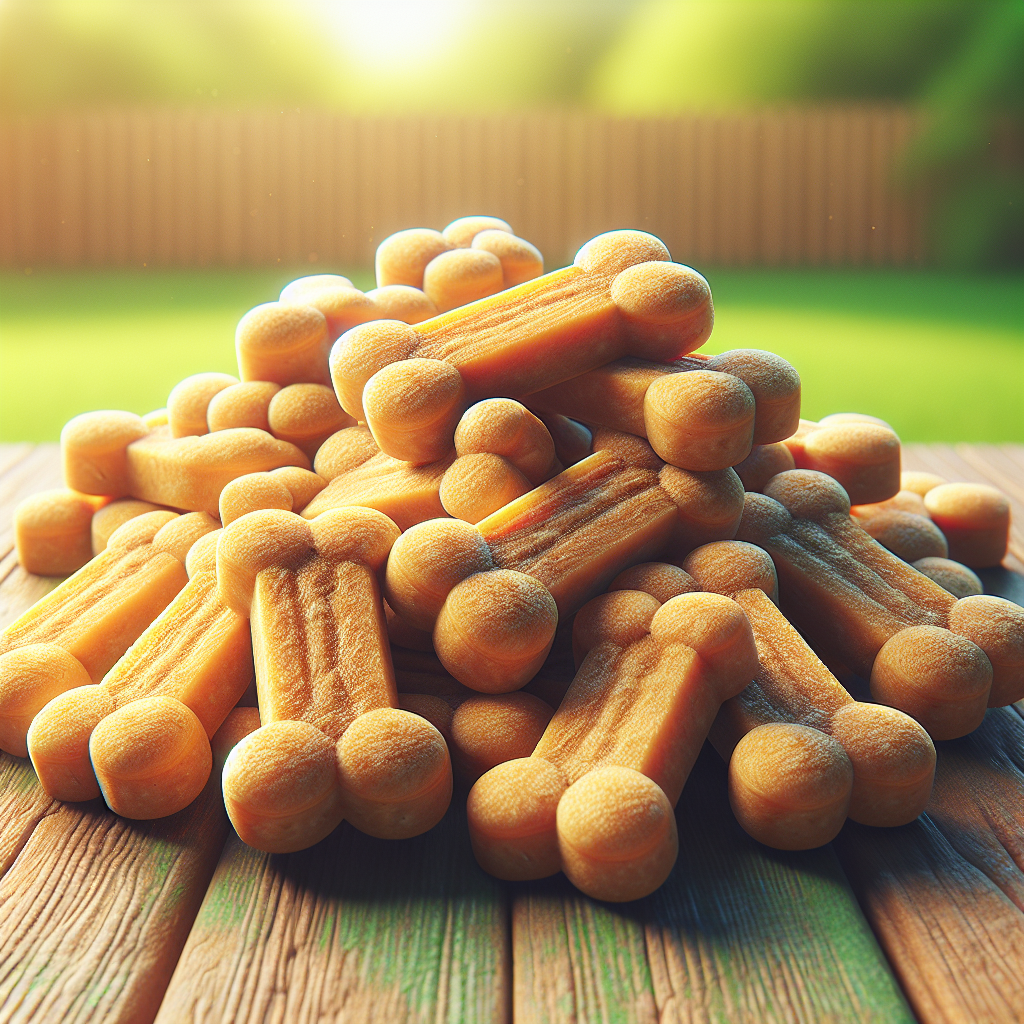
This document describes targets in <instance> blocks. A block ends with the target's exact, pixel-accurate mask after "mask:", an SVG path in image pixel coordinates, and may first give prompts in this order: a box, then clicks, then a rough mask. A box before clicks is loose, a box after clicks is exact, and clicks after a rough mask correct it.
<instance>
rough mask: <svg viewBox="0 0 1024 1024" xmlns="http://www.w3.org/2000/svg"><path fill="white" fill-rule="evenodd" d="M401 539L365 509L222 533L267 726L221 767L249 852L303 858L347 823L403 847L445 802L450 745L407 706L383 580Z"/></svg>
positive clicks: (269, 517)
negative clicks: (390, 638) (297, 853)
mask: <svg viewBox="0 0 1024 1024" xmlns="http://www.w3.org/2000/svg"><path fill="white" fill-rule="evenodd" d="M397 536H398V527H396V526H395V524H394V523H393V522H392V521H391V520H390V519H388V518H387V516H384V515H383V514H381V513H380V512H377V511H375V510H373V509H366V508H345V509H334V510H331V511H328V512H325V513H323V514H322V515H320V516H318V517H317V518H316V519H315V520H313V521H312V522H307V521H306V520H305V519H302V518H301V517H300V516H297V515H294V514H292V513H289V512H282V511H276V510H267V511H262V512H252V513H250V514H249V515H247V516H244V517H243V518H242V519H237V520H235V522H234V523H232V524H231V525H230V526H228V527H226V528H225V530H224V533H223V534H222V536H221V539H220V543H219V544H218V548H217V577H218V586H219V590H220V594H221V597H222V599H223V600H224V601H225V603H226V604H228V605H229V606H230V607H232V608H234V610H235V611H237V612H238V613H239V614H242V615H246V616H250V617H251V626H252V638H253V639H252V642H253V653H254V656H255V662H256V685H257V690H258V693H259V704H260V718H261V720H262V722H263V725H262V727H261V728H260V729H258V730H256V732H254V733H252V734H251V735H250V736H248V737H247V738H246V739H245V740H243V741H242V742H241V743H239V744H238V746H237V747H235V749H234V750H233V751H232V753H231V755H230V756H229V758H228V760H227V763H226V765H225V768H224V801H225V805H226V806H227V809H228V814H229V815H230V817H231V821H232V823H233V824H234V826H235V829H236V830H237V832H238V834H239V836H240V837H241V838H242V839H243V840H244V841H245V842H247V843H249V844H250V845H251V846H255V847H257V848H258V849H261V850H267V851H268V852H279V853H281V852H288V851H291V850H301V849H305V848H306V847H307V846H311V845H312V844H313V843H315V842H317V841H319V840H320V839H322V838H323V837H324V836H326V835H327V834H328V833H329V832H331V831H332V830H333V829H334V828H335V827H336V826H337V825H338V824H339V823H340V822H341V820H342V818H343V817H345V818H347V819H348V820H349V821H351V822H352V824H353V825H355V826H356V827H357V828H359V829H361V830H362V831H364V832H369V833H370V834H371V835H375V836H379V837H382V838H403V837H407V836H413V835H418V834H419V833H420V832H423V831H425V830H426V829H428V828H431V827H432V826H433V825H434V824H436V823H437V821H439V820H440V818H441V817H442V816H443V814H444V812H445V810H446V809H447V807H448V802H449V800H450V797H451V764H450V761H449V758H448V751H447V748H446V747H445V744H444V740H443V738H442V737H441V735H440V734H439V733H438V732H437V730H436V729H434V728H433V726H431V725H430V724H429V723H428V722H426V721H425V720H424V719H422V718H419V717H418V716H416V715H413V714H410V713H408V712H405V711H401V710H399V708H398V702H397V695H396V691H395V680H394V673H393V671H392V667H391V655H390V650H389V647H388V642H387V630H386V626H385V621H384V609H383V604H382V602H381V598H380V590H379V587H378V584H377V578H376V573H377V572H378V571H379V570H380V569H381V568H382V566H383V564H384V560H385V559H386V558H387V555H388V551H389V550H390V548H391V545H392V544H393V543H394V540H395V538H396V537H397Z"/></svg>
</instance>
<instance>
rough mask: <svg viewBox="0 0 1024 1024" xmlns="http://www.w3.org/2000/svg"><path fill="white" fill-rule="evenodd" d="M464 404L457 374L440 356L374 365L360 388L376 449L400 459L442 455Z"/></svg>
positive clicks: (428, 458)
mask: <svg viewBox="0 0 1024 1024" xmlns="http://www.w3.org/2000/svg"><path fill="white" fill-rule="evenodd" d="M465 408H466V388H465V385H464V383H463V381H462V375H461V374H460V373H459V371H458V370H457V369H456V368H455V367H454V366H452V364H451V363H446V362H444V361H443V360H440V359H405V360H403V361H401V362H398V363H392V364H391V365H390V366H385V367H384V368H383V369H381V370H378V371H377V372H376V373H375V374H374V375H373V376H372V377H371V378H370V379H369V380H368V381H367V382H366V387H365V388H364V389H363V409H364V411H365V414H366V425H367V426H368V427H369V428H370V430H371V432H372V433H373V438H374V440H375V441H376V442H377V444H378V445H379V447H380V450H381V451H382V452H384V453H385V454H387V455H390V456H391V457H392V458H395V459H401V460H402V461H403V462H414V463H426V462H436V461H437V460H438V459H443V458H444V457H445V456H446V455H447V454H448V452H449V451H451V449H452V445H453V439H454V436H455V428H456V426H457V425H458V422H459V418H460V417H461V416H462V413H463V410H464V409H465Z"/></svg>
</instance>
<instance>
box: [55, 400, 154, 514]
mask: <svg viewBox="0 0 1024 1024" xmlns="http://www.w3.org/2000/svg"><path fill="white" fill-rule="evenodd" d="M149 432H150V428H149V426H148V425H147V424H146V423H145V421H144V420H143V419H142V417H141V416H136V415H135V413H132V412H118V411H103V412H84V413H82V414H81V415H79V416H75V417H74V418H73V419H70V420H68V422H67V423H65V424H64V429H63V430H61V432H60V452H61V459H62V461H63V465H64V484H65V486H67V487H69V488H71V490H73V491H78V492H79V493H81V494H103V495H106V496H107V497H111V498H123V497H126V496H127V495H128V494H130V492H131V481H130V479H129V473H128V445H130V444H131V443H132V441H137V440H139V438H141V437H145V436H146V435H147V434H148V433H149Z"/></svg>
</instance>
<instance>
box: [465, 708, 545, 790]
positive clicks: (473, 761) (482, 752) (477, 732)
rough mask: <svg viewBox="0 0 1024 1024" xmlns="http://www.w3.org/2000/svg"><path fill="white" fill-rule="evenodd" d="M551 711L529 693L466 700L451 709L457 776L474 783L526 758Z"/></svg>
mask: <svg viewBox="0 0 1024 1024" xmlns="http://www.w3.org/2000/svg"><path fill="white" fill-rule="evenodd" d="M554 713H555V712H554V709H553V708H552V707H551V706H550V705H549V704H546V703H545V702H544V701H542V700H541V699H540V697H535V696H534V695H533V694H532V693H502V694H487V695H486V696H480V697H470V698H469V699H468V700H465V701H463V702H462V703H461V704H460V705H459V706H458V708H457V709H456V710H455V714H454V716H453V718H452V725H451V736H452V740H451V747H452V761H453V764H454V767H455V770H456V772H457V773H458V775H459V777H460V778H461V779H462V780H463V781H464V782H468V783H473V782H475V781H476V780H477V779H478V778H480V776H481V775H483V774H484V772H487V771H490V770H491V769H492V768H494V767H495V766H496V765H499V764H503V763H504V762H506V761H513V760H517V759H519V758H524V757H529V756H530V755H531V754H532V753H533V749H534V747H536V746H537V744H538V743H539V742H540V738H541V736H543V735H544V730H545V729H546V728H547V725H548V722H550V721H551V716H552V715H554Z"/></svg>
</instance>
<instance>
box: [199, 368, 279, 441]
mask: <svg viewBox="0 0 1024 1024" xmlns="http://www.w3.org/2000/svg"><path fill="white" fill-rule="evenodd" d="M280 390H281V385H280V384H274V383H273V382H271V381H266V380H249V381H245V382H244V383H241V384H232V385H231V387H227V388H224V390H223V391H218V392H217V394H215V395H214V396H213V398H211V399H210V404H209V405H208V406H207V407H206V426H207V429H208V430H210V431H215V430H230V429H232V428H237V427H251V428H255V429H256V430H265V431H267V433H269V432H270V422H269V420H268V419H267V413H268V410H269V409H270V402H271V400H272V399H273V397H274V395H276V394H277V393H278V391H280Z"/></svg>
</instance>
